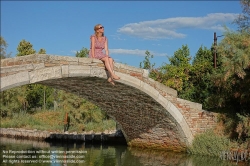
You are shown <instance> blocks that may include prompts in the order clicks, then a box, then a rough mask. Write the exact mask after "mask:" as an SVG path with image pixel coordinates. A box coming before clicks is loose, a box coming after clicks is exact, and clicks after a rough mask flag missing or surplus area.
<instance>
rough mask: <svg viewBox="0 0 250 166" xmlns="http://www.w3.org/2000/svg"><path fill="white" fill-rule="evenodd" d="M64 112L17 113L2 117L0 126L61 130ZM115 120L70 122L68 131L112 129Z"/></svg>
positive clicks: (62, 128)
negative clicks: (84, 122)
mask: <svg viewBox="0 0 250 166" xmlns="http://www.w3.org/2000/svg"><path fill="white" fill-rule="evenodd" d="M63 121H64V112H63V111H59V110H58V111H47V110H46V111H39V112H37V113H35V114H28V113H18V114H15V115H13V117H12V118H2V119H1V122H0V124H1V127H2V128H23V129H37V130H42V131H44V130H46V131H59V132H61V131H63V130H64V122H63ZM114 129H115V122H114V121H113V120H103V121H101V122H99V123H97V122H95V123H93V122H90V123H86V124H81V123H78V124H70V126H69V130H68V131H69V132H74V131H76V132H83V131H86V132H88V131H93V132H103V131H105V130H114Z"/></svg>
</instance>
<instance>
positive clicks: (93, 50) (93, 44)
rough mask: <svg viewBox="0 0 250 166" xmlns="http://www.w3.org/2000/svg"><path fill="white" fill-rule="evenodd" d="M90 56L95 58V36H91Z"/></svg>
mask: <svg viewBox="0 0 250 166" xmlns="http://www.w3.org/2000/svg"><path fill="white" fill-rule="evenodd" d="M90 49H91V50H90V51H91V58H95V37H94V36H92V37H91V48H90Z"/></svg>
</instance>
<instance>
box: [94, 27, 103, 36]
mask: <svg viewBox="0 0 250 166" xmlns="http://www.w3.org/2000/svg"><path fill="white" fill-rule="evenodd" d="M100 26H101V24H97V25H96V26H94V31H95V35H96V37H99V36H98V35H97V34H98V32H97V30H98V29H99V27H100ZM102 36H104V33H102Z"/></svg>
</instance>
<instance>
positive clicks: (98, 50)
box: [89, 24, 120, 85]
mask: <svg viewBox="0 0 250 166" xmlns="http://www.w3.org/2000/svg"><path fill="white" fill-rule="evenodd" d="M94 30H95V34H94V35H91V37H90V40H91V44H90V51H89V57H90V58H96V59H100V60H101V61H102V62H103V63H104V65H105V68H106V70H108V72H109V78H108V82H110V83H111V84H112V85H115V83H114V80H119V79H120V77H118V76H117V75H115V73H114V65H113V62H114V60H113V59H112V58H111V57H110V56H109V50H108V39H107V38H106V37H105V36H104V26H102V25H101V24H97V25H96V26H95V27H94ZM103 49H104V50H105V53H104V52H103Z"/></svg>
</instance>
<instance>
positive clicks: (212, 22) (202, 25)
mask: <svg viewBox="0 0 250 166" xmlns="http://www.w3.org/2000/svg"><path fill="white" fill-rule="evenodd" d="M241 13H242V8H241V5H240V2H239V1H237V0H234V1H215V0H213V1H205V0H203V1H198V0H197V1H167V0H165V1H163V0H162V1H1V36H2V37H3V38H4V39H5V41H6V42H7V43H8V48H7V53H11V56H12V57H15V56H16V54H17V46H18V44H19V43H20V41H21V40H23V39H24V40H26V41H29V42H30V43H31V44H32V45H33V48H34V49H35V50H36V51H39V50H40V49H41V48H44V49H45V50H46V53H47V54H51V55H61V56H73V57H74V56H75V54H76V51H80V50H81V49H82V48H83V47H84V48H88V49H89V46H90V36H91V35H92V34H94V26H95V25H96V24H102V25H103V26H104V27H105V30H104V31H105V36H106V37H107V38H108V47H109V52H110V56H111V57H113V59H114V60H115V62H118V63H123V64H127V65H130V66H134V67H139V65H140V62H142V61H143V60H144V58H145V52H146V51H149V52H150V53H151V54H152V55H154V57H153V58H152V59H151V62H152V63H155V67H159V66H161V65H164V64H165V63H168V58H169V57H171V56H173V55H174V52H175V51H177V50H178V49H180V48H181V47H182V45H187V46H188V48H189V49H190V55H191V56H192V57H194V56H195V54H196V52H197V51H198V49H199V48H200V47H201V46H203V47H207V48H210V47H211V46H212V44H213V41H214V32H216V34H217V36H220V35H223V32H224V31H225V27H227V28H229V29H230V30H237V25H235V24H232V22H233V20H234V19H235V18H236V17H237V16H238V15H239V14H241ZM222 38H223V36H222V37H218V42H219V41H220V40H221V39H222Z"/></svg>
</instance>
